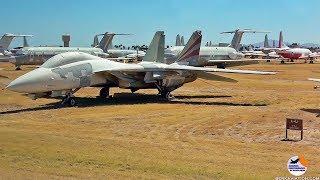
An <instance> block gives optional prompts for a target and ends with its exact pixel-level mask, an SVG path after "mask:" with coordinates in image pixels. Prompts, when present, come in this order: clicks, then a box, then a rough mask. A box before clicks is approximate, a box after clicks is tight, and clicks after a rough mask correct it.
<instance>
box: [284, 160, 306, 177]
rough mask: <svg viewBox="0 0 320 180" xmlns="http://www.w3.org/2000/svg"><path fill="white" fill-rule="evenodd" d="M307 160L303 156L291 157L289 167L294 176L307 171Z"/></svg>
mask: <svg viewBox="0 0 320 180" xmlns="http://www.w3.org/2000/svg"><path fill="white" fill-rule="evenodd" d="M307 163H308V162H307V160H305V158H304V157H303V156H293V157H291V158H290V159H289V161H288V164H287V168H288V171H289V172H290V173H291V174H292V175H294V176H301V175H303V174H304V173H305V172H306V171H307Z"/></svg>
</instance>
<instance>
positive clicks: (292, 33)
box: [0, 0, 320, 46]
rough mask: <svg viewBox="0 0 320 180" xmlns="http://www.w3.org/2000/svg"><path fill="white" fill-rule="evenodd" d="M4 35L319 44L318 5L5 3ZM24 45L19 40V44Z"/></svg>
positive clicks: (283, 1) (229, 0)
mask: <svg viewBox="0 0 320 180" xmlns="http://www.w3.org/2000/svg"><path fill="white" fill-rule="evenodd" d="M1 1H2V2H1V6H0V12H1V14H2V25H1V28H0V33H6V32H12V33H23V34H33V35H35V37H33V38H32V39H31V40H30V44H32V45H41V44H42V45H44V44H48V45H55V44H61V34H63V33H70V34H71V35H72V40H71V45H73V46H89V45H90V44H91V43H92V41H93V36H94V34H97V33H102V32H106V31H109V32H118V33H133V34H134V36H129V37H118V38H115V43H121V42H123V43H124V44H126V43H127V44H130V45H131V44H135V43H139V44H143V43H145V44H149V42H150V40H151V38H152V36H153V34H154V32H155V31H156V30H164V31H165V32H166V37H167V38H166V40H167V43H168V44H171V43H173V42H174V41H175V36H176V34H177V33H180V34H183V35H185V36H186V37H189V36H190V34H191V33H192V31H194V30H197V29H200V30H202V32H203V35H204V40H203V41H208V40H212V41H213V42H230V41H231V38H232V36H231V35H221V34H219V33H220V32H222V31H227V30H233V29H236V28H253V29H257V30H269V31H272V33H270V34H269V37H270V38H273V39H277V38H278V33H279V31H280V30H283V31H284V39H285V41H289V42H300V43H305V42H314V43H320V26H319V22H320V11H319V7H320V1H319V0H308V1H304V0H268V1H266V0H264V1H262V0H241V1H236V0H91V1H87V0H28V1H27V0H25V1H21V0H1ZM263 37H264V35H263V34H253V35H245V37H244V38H243V42H244V43H252V42H257V41H262V40H263ZM19 42H20V41H19Z"/></svg>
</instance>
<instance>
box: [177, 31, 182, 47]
mask: <svg viewBox="0 0 320 180" xmlns="http://www.w3.org/2000/svg"><path fill="white" fill-rule="evenodd" d="M176 46H181V38H180V35H179V34H178V35H177V36H176Z"/></svg>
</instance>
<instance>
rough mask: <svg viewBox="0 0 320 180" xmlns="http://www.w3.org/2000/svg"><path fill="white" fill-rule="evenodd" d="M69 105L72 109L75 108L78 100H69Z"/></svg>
mask: <svg viewBox="0 0 320 180" xmlns="http://www.w3.org/2000/svg"><path fill="white" fill-rule="evenodd" d="M68 104H69V105H70V106H71V107H73V106H75V105H76V104H77V102H76V100H75V99H74V98H73V97H71V98H70V99H69V101H68Z"/></svg>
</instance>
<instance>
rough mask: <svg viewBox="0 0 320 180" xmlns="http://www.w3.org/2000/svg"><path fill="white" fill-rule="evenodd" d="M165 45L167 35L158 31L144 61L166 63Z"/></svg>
mask: <svg viewBox="0 0 320 180" xmlns="http://www.w3.org/2000/svg"><path fill="white" fill-rule="evenodd" d="M164 43H165V35H164V31H157V32H156V33H155V35H154V36H153V39H152V41H151V43H150V45H149V48H148V50H147V52H146V55H145V56H144V57H143V59H142V61H147V62H160V63H163V62H164Z"/></svg>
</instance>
